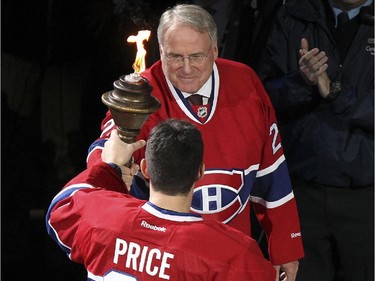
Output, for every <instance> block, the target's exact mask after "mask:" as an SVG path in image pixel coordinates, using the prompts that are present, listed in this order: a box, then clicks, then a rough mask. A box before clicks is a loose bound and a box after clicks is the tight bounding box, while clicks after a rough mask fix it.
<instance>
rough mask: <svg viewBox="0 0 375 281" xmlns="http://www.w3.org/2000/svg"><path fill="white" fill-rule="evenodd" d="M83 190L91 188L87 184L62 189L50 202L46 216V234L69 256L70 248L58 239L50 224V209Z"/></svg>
mask: <svg viewBox="0 0 375 281" xmlns="http://www.w3.org/2000/svg"><path fill="white" fill-rule="evenodd" d="M85 188H92V186H91V185H89V184H74V185H71V186H69V187H67V188H65V189H63V190H62V191H60V192H59V193H58V194H57V195H56V196H55V197H54V198H53V199H52V202H51V204H50V206H49V208H48V211H47V214H46V228H47V233H48V234H49V235H50V236H51V237H52V239H53V240H54V241H56V243H57V244H58V245H59V246H60V248H61V249H62V250H63V251H64V252H65V253H66V254H67V255H70V248H69V247H68V246H67V245H65V244H64V243H63V242H62V241H61V240H60V239H59V237H58V235H57V233H56V231H55V229H54V228H53V227H52V226H51V224H50V218H51V212H52V209H53V208H54V207H55V206H56V204H57V203H59V202H60V201H61V200H64V199H65V198H68V197H70V196H72V195H73V194H74V193H75V192H76V191H77V190H81V189H85Z"/></svg>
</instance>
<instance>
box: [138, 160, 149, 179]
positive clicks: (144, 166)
mask: <svg viewBox="0 0 375 281" xmlns="http://www.w3.org/2000/svg"><path fill="white" fill-rule="evenodd" d="M140 168H141V172H142V174H143V176H144V177H145V178H146V179H148V180H149V179H150V175H149V174H148V170H147V162H146V159H144V158H143V159H142V160H141V164H140Z"/></svg>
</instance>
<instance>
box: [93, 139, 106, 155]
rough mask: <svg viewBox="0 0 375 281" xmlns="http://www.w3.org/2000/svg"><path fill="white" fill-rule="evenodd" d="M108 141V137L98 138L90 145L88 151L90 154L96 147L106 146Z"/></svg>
mask: <svg viewBox="0 0 375 281" xmlns="http://www.w3.org/2000/svg"><path fill="white" fill-rule="evenodd" d="M106 141H107V139H100V140H96V141H94V142H93V143H92V144H91V145H90V147H89V151H88V153H89V154H90V152H91V151H93V150H94V149H95V148H96V147H98V146H99V147H104V144H105V142H106Z"/></svg>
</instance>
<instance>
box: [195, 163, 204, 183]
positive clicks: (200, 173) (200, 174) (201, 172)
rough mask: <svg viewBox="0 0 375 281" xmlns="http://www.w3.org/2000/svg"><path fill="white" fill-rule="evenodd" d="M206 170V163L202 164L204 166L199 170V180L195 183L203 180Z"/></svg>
mask: <svg viewBox="0 0 375 281" xmlns="http://www.w3.org/2000/svg"><path fill="white" fill-rule="evenodd" d="M204 170H205V165H204V163H202V165H201V166H200V168H199V170H198V176H197V179H196V180H195V181H199V180H201V179H202V178H203V176H204Z"/></svg>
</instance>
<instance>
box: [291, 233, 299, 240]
mask: <svg viewBox="0 0 375 281" xmlns="http://www.w3.org/2000/svg"><path fill="white" fill-rule="evenodd" d="M300 236H301V232H295V233H291V234H290V238H292V239H293V238H296V237H300Z"/></svg>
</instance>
